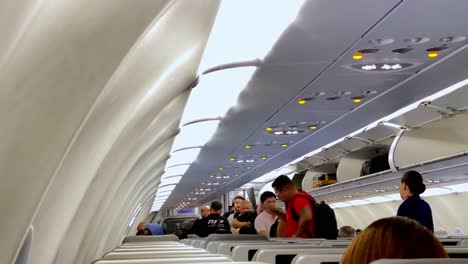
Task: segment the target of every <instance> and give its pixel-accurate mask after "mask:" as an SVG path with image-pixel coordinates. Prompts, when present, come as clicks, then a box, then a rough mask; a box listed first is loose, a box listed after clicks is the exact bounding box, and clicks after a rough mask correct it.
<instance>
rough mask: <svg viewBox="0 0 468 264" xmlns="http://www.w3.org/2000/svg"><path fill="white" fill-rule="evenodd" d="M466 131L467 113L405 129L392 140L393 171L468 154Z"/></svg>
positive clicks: (467, 123)
mask: <svg viewBox="0 0 468 264" xmlns="http://www.w3.org/2000/svg"><path fill="white" fill-rule="evenodd" d="M467 129H468V114H466V113H462V114H458V115H456V116H453V117H451V118H443V119H440V120H439V121H436V122H432V123H429V124H426V125H424V126H423V127H421V128H416V129H409V130H406V131H404V132H403V133H402V136H401V137H400V138H399V140H395V142H394V146H392V147H393V148H394V152H393V155H392V153H391V154H390V155H392V158H393V162H394V164H395V166H396V167H397V168H404V167H407V166H410V165H414V164H418V163H421V162H426V161H430V160H434V159H438V158H443V157H449V156H452V155H455V154H458V153H462V152H465V151H468V133H467ZM397 139H398V138H397Z"/></svg>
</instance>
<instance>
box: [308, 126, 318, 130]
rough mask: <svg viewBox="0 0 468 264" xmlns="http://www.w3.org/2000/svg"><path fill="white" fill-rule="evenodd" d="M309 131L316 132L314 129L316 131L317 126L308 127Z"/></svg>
mask: <svg viewBox="0 0 468 264" xmlns="http://www.w3.org/2000/svg"><path fill="white" fill-rule="evenodd" d="M309 129H311V130H316V129H317V126H309Z"/></svg>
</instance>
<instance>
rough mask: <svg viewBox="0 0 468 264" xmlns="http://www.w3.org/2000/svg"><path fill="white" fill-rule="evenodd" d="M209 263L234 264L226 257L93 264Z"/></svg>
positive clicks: (186, 257)
mask: <svg viewBox="0 0 468 264" xmlns="http://www.w3.org/2000/svg"><path fill="white" fill-rule="evenodd" d="M188 262H190V263H207V262H218V263H219V262H229V263H231V264H232V262H231V259H230V258H228V257H225V256H218V255H213V256H209V257H206V256H184V257H179V258H154V259H128V260H125V262H122V260H111V259H100V260H96V261H94V262H93V263H92V264H123V263H125V264H162V263H165V264H166V263H167V264H169V263H188Z"/></svg>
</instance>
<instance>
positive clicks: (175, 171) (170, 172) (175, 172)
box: [161, 164, 190, 179]
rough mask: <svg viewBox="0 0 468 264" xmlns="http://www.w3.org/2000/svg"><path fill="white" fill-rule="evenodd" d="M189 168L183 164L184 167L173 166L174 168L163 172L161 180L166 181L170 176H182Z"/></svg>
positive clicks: (188, 165)
mask: <svg viewBox="0 0 468 264" xmlns="http://www.w3.org/2000/svg"><path fill="white" fill-rule="evenodd" d="M189 167H190V164H185V165H180V166H174V167H170V168H167V169H166V170H165V171H164V174H163V176H162V177H161V179H166V178H168V177H171V176H177V175H184V174H185V172H186V171H187V170H188V168H189Z"/></svg>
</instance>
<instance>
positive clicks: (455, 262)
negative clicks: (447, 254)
mask: <svg viewBox="0 0 468 264" xmlns="http://www.w3.org/2000/svg"><path fill="white" fill-rule="evenodd" d="M438 263H447V264H448V263H450V264H467V263H468V259H466V258H465V259H457V258H448V259H435V258H432V259H379V260H376V261H372V262H371V264H438Z"/></svg>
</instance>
